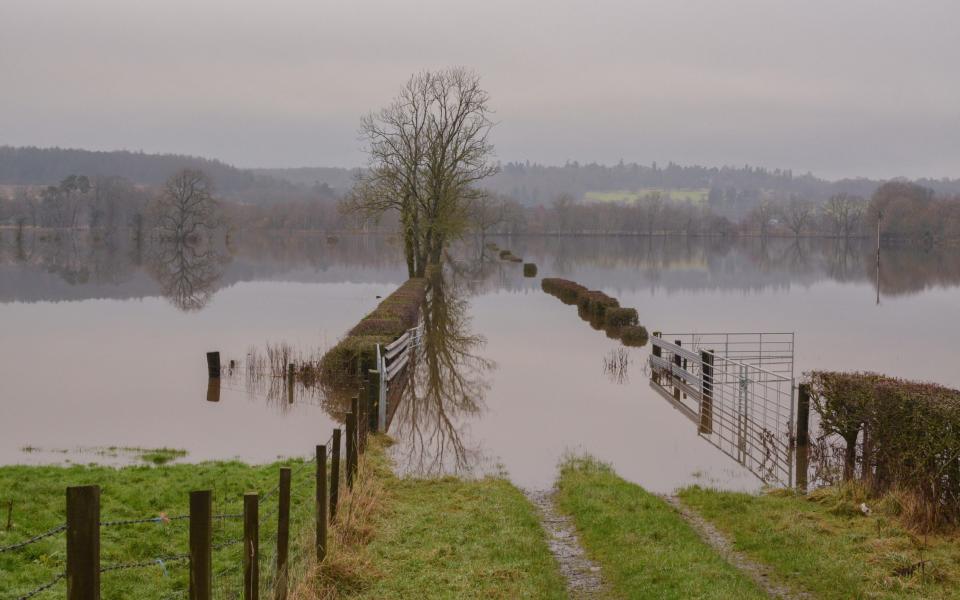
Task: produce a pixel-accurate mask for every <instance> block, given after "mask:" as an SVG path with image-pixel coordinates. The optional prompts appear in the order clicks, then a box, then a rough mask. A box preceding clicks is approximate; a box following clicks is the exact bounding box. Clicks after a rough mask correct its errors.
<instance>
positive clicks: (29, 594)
mask: <svg viewBox="0 0 960 600" xmlns="http://www.w3.org/2000/svg"><path fill="white" fill-rule="evenodd" d="M66 576H67V574H66V573H60V574H59V575H57V576H56V577H54V578H53V579H51V580H50V581H48V582H47V583H45V584H43V585H41V586H40V587H36V588H34V589H32V590H31V591H29V592H27V593H26V594H24V595H23V596H18V597H17V600H27V599H28V598H33V597H34V596H36V595H37V594H39V593H40V592H42V591H44V590H49V589H50V588H52V587H53V586H55V585H57V583H58V582H59V581H60V580H61V579H63V578H64V577H66Z"/></svg>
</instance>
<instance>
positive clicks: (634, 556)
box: [557, 457, 766, 599]
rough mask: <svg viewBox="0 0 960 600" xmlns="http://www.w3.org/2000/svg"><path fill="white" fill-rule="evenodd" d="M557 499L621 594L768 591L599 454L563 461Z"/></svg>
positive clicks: (746, 595)
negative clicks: (623, 476)
mask: <svg viewBox="0 0 960 600" xmlns="http://www.w3.org/2000/svg"><path fill="white" fill-rule="evenodd" d="M557 500H558V503H559V507H560V510H562V511H563V512H565V513H567V514H569V515H570V516H571V517H573V520H574V523H575V524H576V526H577V531H578V533H579V535H580V539H581V541H582V542H583V544H584V545H585V546H586V550H587V554H588V555H589V556H590V557H591V558H593V559H594V560H595V561H597V562H598V563H599V564H600V566H601V568H602V569H603V573H604V577H605V578H606V579H607V581H608V583H609V584H610V586H611V587H612V588H613V591H614V593H615V594H616V595H617V597H625V598H651V599H654V598H656V599H661V598H676V599H681V598H718V599H720V598H724V599H726V598H740V599H750V598H765V597H766V596H765V595H764V594H763V593H762V592H761V591H760V590H759V589H758V588H757V587H756V585H755V584H754V583H753V582H752V581H751V580H750V579H748V578H747V577H746V576H745V575H743V574H741V573H740V572H739V571H737V570H736V569H734V568H733V567H732V566H730V565H729V564H728V563H727V562H726V561H724V560H723V558H721V557H720V556H719V555H718V554H717V553H716V552H715V551H714V550H713V549H712V548H710V546H708V545H707V544H706V543H705V542H703V541H702V540H701V539H700V538H699V537H698V536H697V533H696V532H695V531H694V530H693V529H692V528H691V527H690V526H689V525H688V524H687V523H686V522H685V521H684V520H683V518H682V517H681V516H680V515H679V514H677V512H676V510H674V509H673V508H672V507H671V506H670V505H668V504H667V503H666V502H664V501H663V500H662V499H660V498H657V497H656V496H654V495H653V494H650V493H649V492H647V491H645V490H644V489H643V488H641V487H640V486H638V485H635V484H632V483H629V482H627V481H625V480H623V479H621V478H620V477H618V476H617V474H616V473H614V472H613V470H612V469H611V468H610V467H609V466H608V465H606V464H603V463H601V462H598V461H597V460H596V459H593V458H589V457H586V458H570V459H567V460H566V461H565V462H564V463H563V464H562V465H561V469H560V479H559V481H558V493H557Z"/></svg>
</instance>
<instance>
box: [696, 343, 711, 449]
mask: <svg viewBox="0 0 960 600" xmlns="http://www.w3.org/2000/svg"><path fill="white" fill-rule="evenodd" d="M700 360H701V361H702V362H703V366H702V367H701V376H702V377H701V379H702V380H703V382H702V384H701V388H700V427H699V432H700V433H702V434H704V433H705V434H710V433H713V350H701V351H700Z"/></svg>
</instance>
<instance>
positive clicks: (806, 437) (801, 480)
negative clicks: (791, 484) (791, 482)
mask: <svg viewBox="0 0 960 600" xmlns="http://www.w3.org/2000/svg"><path fill="white" fill-rule="evenodd" d="M809 466H810V384H809V383H801V384H800V385H798V386H797V489H799V490H801V491H803V492H806V491H807V471H808V470H809Z"/></svg>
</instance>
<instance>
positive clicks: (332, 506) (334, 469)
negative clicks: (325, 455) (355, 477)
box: [330, 427, 340, 522]
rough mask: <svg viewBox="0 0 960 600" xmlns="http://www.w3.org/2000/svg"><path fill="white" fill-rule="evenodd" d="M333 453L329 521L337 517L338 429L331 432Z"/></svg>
mask: <svg viewBox="0 0 960 600" xmlns="http://www.w3.org/2000/svg"><path fill="white" fill-rule="evenodd" d="M332 443H333V452H332V456H331V458H330V521H331V522H333V519H334V518H335V517H336V516H337V500H338V499H339V498H338V496H339V494H340V428H339V427H338V428H337V429H334V430H333V442H332Z"/></svg>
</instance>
